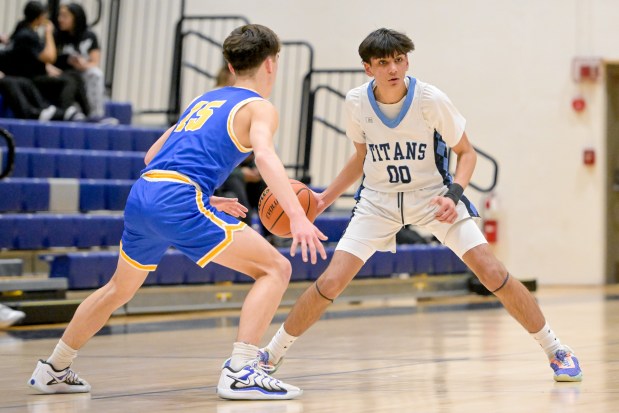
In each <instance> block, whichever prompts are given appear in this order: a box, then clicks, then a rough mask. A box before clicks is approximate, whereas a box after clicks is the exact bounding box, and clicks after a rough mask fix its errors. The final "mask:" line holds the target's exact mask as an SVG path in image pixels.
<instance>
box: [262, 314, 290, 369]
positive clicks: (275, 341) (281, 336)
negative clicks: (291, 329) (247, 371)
mask: <svg viewBox="0 0 619 413" xmlns="http://www.w3.org/2000/svg"><path fill="white" fill-rule="evenodd" d="M297 338H298V337H295V336H291V335H290V334H288V333H287V332H286V329H284V325H283V324H282V326H281V327H280V328H279V330H277V333H275V335H274V336H273V338H272V339H271V342H270V343H269V345H268V346H266V349H267V350H268V352H269V354H270V355H271V357H272V358H273V359H272V360H271V361H272V362H273V363H274V364H275V363H277V362H278V361H279V359H281V358H282V357H284V355H285V354H286V352H287V351H288V349H289V348H290V346H292V344H293V343H294V342H295V340H296V339H297Z"/></svg>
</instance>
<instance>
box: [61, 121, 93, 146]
mask: <svg viewBox="0 0 619 413" xmlns="http://www.w3.org/2000/svg"><path fill="white" fill-rule="evenodd" d="M86 130H87V129H86V128H85V127H84V126H83V125H82V124H78V123H69V124H66V125H63V127H62V128H60V147H61V148H64V149H86V148H87V145H86Z"/></svg>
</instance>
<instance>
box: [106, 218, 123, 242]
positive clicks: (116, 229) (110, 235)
mask: <svg viewBox="0 0 619 413" xmlns="http://www.w3.org/2000/svg"><path fill="white" fill-rule="evenodd" d="M104 225H105V231H104V232H103V235H104V236H103V242H102V244H101V245H104V246H110V247H115V246H118V245H119V244H120V239H121V238H122V235H123V230H124V229H125V222H124V220H123V217H122V216H121V215H117V216H106V217H105V219H104Z"/></svg>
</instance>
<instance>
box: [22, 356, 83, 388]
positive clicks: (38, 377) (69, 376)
mask: <svg viewBox="0 0 619 413" xmlns="http://www.w3.org/2000/svg"><path fill="white" fill-rule="evenodd" d="M28 385H29V386H30V387H32V388H33V389H34V390H36V391H37V392H39V393H45V394H53V393H88V392H89V391H90V384H88V382H87V381H86V380H83V379H80V378H79V377H78V375H77V373H76V372H74V371H73V370H71V368H70V367H67V368H66V369H64V370H56V369H55V368H54V366H52V365H51V364H49V363H48V362H46V361H43V360H39V363H38V364H37V368H36V369H34V373H32V377H30V380H28Z"/></svg>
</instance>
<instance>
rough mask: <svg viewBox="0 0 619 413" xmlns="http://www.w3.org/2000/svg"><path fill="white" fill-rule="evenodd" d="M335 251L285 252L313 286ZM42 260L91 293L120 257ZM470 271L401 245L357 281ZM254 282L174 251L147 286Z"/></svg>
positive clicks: (450, 256) (296, 275) (444, 251)
mask: <svg viewBox="0 0 619 413" xmlns="http://www.w3.org/2000/svg"><path fill="white" fill-rule="evenodd" d="M334 249H335V247H333V246H329V247H327V248H326V251H327V260H326V261H323V260H322V259H318V262H317V263H316V264H315V265H311V264H309V263H304V262H303V260H302V258H301V254H297V255H295V256H294V257H291V256H290V251H289V249H287V248H280V252H281V253H282V254H283V255H284V256H286V257H287V258H288V259H289V260H290V262H291V263H292V281H312V280H316V279H317V278H318V276H320V274H321V273H322V272H323V271H324V270H325V269H326V267H327V264H328V263H329V261H330V259H331V257H332V256H333V251H334ZM41 259H44V260H47V261H48V262H49V264H50V277H64V278H67V279H68V282H69V288H70V289H73V290H77V289H92V288H98V287H100V286H102V285H104V284H105V283H107V282H108V281H109V280H110V278H111V277H112V275H113V274H114V270H115V268H116V263H117V262H118V253H117V252H112V251H97V252H87V253H84V252H71V253H66V254H60V255H58V254H56V255H52V254H45V255H42V256H41ZM463 272H466V266H465V265H464V264H463V263H462V261H460V259H458V257H457V256H456V255H455V254H454V253H453V252H451V250H450V249H449V248H447V247H444V246H436V245H400V246H398V251H397V252H396V253H395V254H392V253H390V252H378V253H376V254H374V255H373V256H372V258H370V259H369V260H368V262H367V263H366V264H365V265H364V266H363V267H362V268H361V271H360V272H359V274H357V277H356V278H369V277H390V276H392V275H393V274H399V273H412V274H423V273H425V274H428V275H432V274H452V273H463ZM249 281H252V280H251V278H249V277H248V276H247V275H245V274H242V273H239V272H237V271H234V270H231V269H229V268H226V267H223V266H221V265H218V264H216V263H210V264H208V265H207V266H206V267H204V268H200V267H199V266H198V265H196V264H195V263H194V262H192V261H190V260H189V259H188V258H187V257H185V256H184V255H183V254H181V253H180V252H178V251H175V250H170V251H168V252H167V253H166V254H165V255H164V256H163V258H162V260H161V262H160V263H159V266H158V267H157V270H156V271H154V272H153V273H151V274H149V275H148V277H147V278H146V281H145V283H144V285H181V284H211V283H222V282H234V283H243V282H249Z"/></svg>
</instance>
